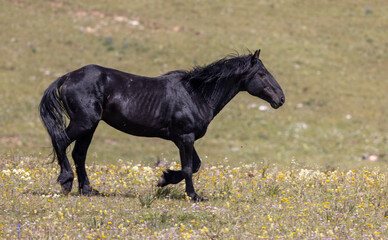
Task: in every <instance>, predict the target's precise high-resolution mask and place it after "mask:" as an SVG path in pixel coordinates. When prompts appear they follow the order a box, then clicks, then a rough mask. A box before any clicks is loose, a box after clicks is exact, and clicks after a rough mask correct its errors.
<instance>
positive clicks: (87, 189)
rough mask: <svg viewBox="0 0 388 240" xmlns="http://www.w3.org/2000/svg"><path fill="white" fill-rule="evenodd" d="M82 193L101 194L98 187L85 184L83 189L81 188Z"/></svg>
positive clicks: (87, 194)
mask: <svg viewBox="0 0 388 240" xmlns="http://www.w3.org/2000/svg"><path fill="white" fill-rule="evenodd" d="M80 193H81V195H84V196H100V195H101V193H100V192H99V191H97V190H96V189H94V188H92V187H89V186H84V187H83V188H82V189H80Z"/></svg>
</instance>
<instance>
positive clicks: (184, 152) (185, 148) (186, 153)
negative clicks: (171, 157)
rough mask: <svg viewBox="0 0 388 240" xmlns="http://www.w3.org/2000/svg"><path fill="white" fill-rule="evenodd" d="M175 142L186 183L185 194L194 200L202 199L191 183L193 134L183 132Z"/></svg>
mask: <svg viewBox="0 0 388 240" xmlns="http://www.w3.org/2000/svg"><path fill="white" fill-rule="evenodd" d="M175 144H176V145H177V147H178V148H179V155H180V158H181V165H182V175H183V178H184V179H185V183H186V194H187V196H189V197H190V198H191V199H192V200H194V201H201V200H203V199H202V198H201V197H200V196H198V194H197V193H196V192H195V189H194V184H193V152H194V134H185V135H182V136H180V137H179V138H178V139H177V140H176V141H175Z"/></svg>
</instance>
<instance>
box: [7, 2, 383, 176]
mask: <svg viewBox="0 0 388 240" xmlns="http://www.w3.org/2000/svg"><path fill="white" fill-rule="evenodd" d="M0 9H1V10H0V43H1V44H0V53H1V55H0V156H1V158H2V159H9V158H16V159H17V158H22V157H24V156H33V157H37V158H38V159H39V160H38V161H41V162H42V163H44V162H48V160H47V156H48V155H49V154H50V152H51V145H50V140H49V138H48V135H47V133H46V131H45V129H44V127H43V125H42V123H41V121H40V117H39V114H38V105H39V102H40V99H41V97H42V94H43V91H44V90H45V89H46V88H47V87H48V86H49V84H50V83H51V82H53V81H54V80H55V79H56V78H57V77H59V76H62V75H64V74H66V73H67V72H69V71H73V70H75V69H77V68H80V67H82V66H83V65H86V64H99V65H103V66H106V67H110V68H116V69H119V70H122V71H126V72H131V73H134V74H138V75H145V76H158V75H161V74H163V73H165V72H167V71H170V70H176V69H184V70H189V69H191V68H192V67H193V66H195V65H204V64H209V63H211V62H213V61H215V60H218V59H220V58H222V57H225V56H226V55H228V54H233V53H236V52H238V53H240V54H246V53H248V50H251V51H254V50H256V49H261V55H260V57H261V59H262V61H263V63H264V64H265V66H266V67H267V69H268V70H269V71H270V72H271V73H272V74H273V75H274V77H275V78H276V79H277V81H278V82H279V84H280V85H281V86H282V88H283V90H284V92H285V95H286V104H285V105H284V106H283V107H282V108H280V109H278V110H273V109H271V108H270V106H269V104H267V103H266V102H264V101H263V100H260V99H258V98H255V97H252V96H250V95H248V94H247V93H240V94H239V95H238V96H237V97H236V98H234V99H233V100H232V102H230V103H229V104H228V105H227V106H226V108H225V109H224V110H223V111H222V112H221V113H220V114H219V115H218V116H217V117H216V118H215V119H214V120H213V122H212V123H211V125H210V127H209V130H208V132H207V134H206V135H205V137H204V138H202V139H201V140H199V141H197V142H196V145H195V146H196V148H197V151H198V153H199V155H200V156H201V158H202V160H203V162H204V163H205V164H224V165H226V164H228V165H231V166H238V165H240V164H241V163H246V164H253V163H255V164H262V165H272V164H275V166H276V167H278V168H289V167H290V166H291V165H292V164H299V165H300V166H303V167H306V168H308V167H313V168H318V169H323V170H325V169H326V170H328V169H329V170H331V169H336V168H341V169H354V168H360V167H364V166H368V167H374V166H376V167H377V166H379V167H383V168H385V169H387V163H388V131H387V130H388V110H387V108H388V97H387V92H388V79H387V76H388V68H387V67H388V4H387V2H386V1H385V0H376V1H359V0H343V1H315V0H313V1H296V0H293V1H282V0H278V1H276V0H271V1H264V0H261V1H256V0H238V1H221V0H214V1H201V0H188V1H162V0H160V1H150V0H142V1H124V0H118V1H103V0H93V1H91V0H86V1H70V0H62V1H59V0H58V1H44V0H9V1H8V0H1V1H0ZM157 158H162V159H164V158H165V159H166V160H168V161H177V162H178V161H179V158H178V151H177V149H176V147H175V146H174V145H173V144H172V143H170V142H167V141H164V140H161V139H153V138H139V137H133V136H130V135H127V134H124V133H121V132H119V131H117V130H115V129H113V128H111V127H109V126H107V125H106V124H105V123H104V122H101V123H100V125H99V127H98V129H97V132H96V133H95V136H94V139H93V142H92V145H91V147H90V149H89V152H88V159H87V164H92V163H96V164H107V163H113V164H114V163H117V161H118V160H119V159H122V160H123V161H132V162H135V163H142V164H145V165H150V166H152V165H153V164H154V163H155V161H156V159H157ZM373 160H375V161H373Z"/></svg>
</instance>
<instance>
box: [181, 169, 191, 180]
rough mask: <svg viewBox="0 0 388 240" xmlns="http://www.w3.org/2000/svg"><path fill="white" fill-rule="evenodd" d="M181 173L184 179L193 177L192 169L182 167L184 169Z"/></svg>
mask: <svg viewBox="0 0 388 240" xmlns="http://www.w3.org/2000/svg"><path fill="white" fill-rule="evenodd" d="M182 173H183V177H184V178H188V177H191V176H192V175H193V168H191V167H184V168H182Z"/></svg>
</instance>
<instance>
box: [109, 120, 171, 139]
mask: <svg viewBox="0 0 388 240" xmlns="http://www.w3.org/2000/svg"><path fill="white" fill-rule="evenodd" d="M103 120H104V121H105V122H106V123H107V124H108V125H110V126H111V127H113V128H116V129H117V130H120V131H122V132H124V133H127V134H131V135H134V136H139V137H159V138H163V139H169V131H168V128H165V127H149V126H144V125H142V124H139V123H135V122H131V121H128V122H125V123H118V122H116V121H112V120H110V119H103Z"/></svg>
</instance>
